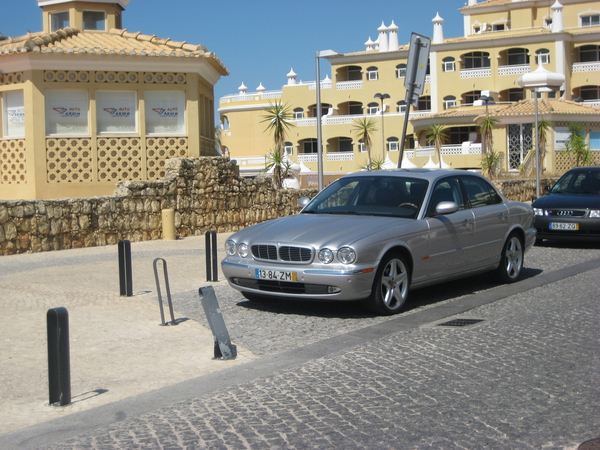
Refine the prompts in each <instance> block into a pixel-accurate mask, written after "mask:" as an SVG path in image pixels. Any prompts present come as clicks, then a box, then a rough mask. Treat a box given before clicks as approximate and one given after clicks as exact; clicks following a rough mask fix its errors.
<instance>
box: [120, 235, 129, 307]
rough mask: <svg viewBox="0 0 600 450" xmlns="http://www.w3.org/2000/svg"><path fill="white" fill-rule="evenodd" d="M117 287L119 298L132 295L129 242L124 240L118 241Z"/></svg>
mask: <svg viewBox="0 0 600 450" xmlns="http://www.w3.org/2000/svg"><path fill="white" fill-rule="evenodd" d="M118 246H119V286H120V291H121V297H125V296H127V297H131V296H132V295H133V280H132V277H131V242H129V241H128V240H126V239H124V240H121V241H119V244H118Z"/></svg>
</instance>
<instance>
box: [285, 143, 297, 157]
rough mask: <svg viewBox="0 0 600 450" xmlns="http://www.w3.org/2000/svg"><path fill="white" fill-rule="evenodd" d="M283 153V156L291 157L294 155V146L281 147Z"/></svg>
mask: <svg viewBox="0 0 600 450" xmlns="http://www.w3.org/2000/svg"><path fill="white" fill-rule="evenodd" d="M283 151H284V153H285V155H287V156H292V155H293V154H294V146H293V145H285V146H284V147H283Z"/></svg>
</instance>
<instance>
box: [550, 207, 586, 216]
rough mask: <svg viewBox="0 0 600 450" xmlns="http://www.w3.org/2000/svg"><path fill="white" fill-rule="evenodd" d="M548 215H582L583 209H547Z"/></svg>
mask: <svg viewBox="0 0 600 450" xmlns="http://www.w3.org/2000/svg"><path fill="white" fill-rule="evenodd" d="M547 213H548V216H549V217H583V216H585V209H549V210H548V211H547Z"/></svg>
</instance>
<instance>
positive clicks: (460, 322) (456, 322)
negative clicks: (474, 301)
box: [437, 319, 483, 327]
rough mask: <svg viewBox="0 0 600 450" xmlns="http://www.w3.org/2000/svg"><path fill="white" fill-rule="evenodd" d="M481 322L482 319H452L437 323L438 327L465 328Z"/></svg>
mask: <svg viewBox="0 0 600 450" xmlns="http://www.w3.org/2000/svg"><path fill="white" fill-rule="evenodd" d="M479 322H483V319H453V320H450V321H448V322H444V323H439V324H438V325H437V326H438V327H466V326H469V325H475V324H476V323H479Z"/></svg>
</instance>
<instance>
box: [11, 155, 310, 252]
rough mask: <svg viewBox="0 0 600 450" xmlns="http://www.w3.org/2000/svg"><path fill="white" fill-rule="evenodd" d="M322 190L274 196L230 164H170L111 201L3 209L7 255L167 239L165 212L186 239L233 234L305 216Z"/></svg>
mask: <svg viewBox="0 0 600 450" xmlns="http://www.w3.org/2000/svg"><path fill="white" fill-rule="evenodd" d="M315 194H316V190H302V191H294V190H275V189H273V186H272V183H271V181H270V179H269V178H257V179H255V180H249V179H245V178H241V177H239V176H238V175H237V174H236V170H235V166H233V165H232V164H231V163H230V162H229V158H221V157H214V158H212V157H200V158H182V159H171V160H169V161H168V162H167V174H166V176H165V178H163V179H161V180H158V181H144V182H142V181H136V182H131V181H126V182H120V183H118V184H117V189H116V190H115V192H114V194H113V195H112V196H107V197H92V198H73V199H59V200H22V201H0V252H1V253H2V254H3V255H9V254H14V253H25V252H40V251H49V250H62V249H69V248H80V247H93V246H98V245H111V244H116V243H117V242H118V241H119V240H121V239H128V240H130V241H132V242H137V241H145V240H152V239H161V238H162V210H163V209H170V208H172V209H174V211H175V227H176V232H177V235H178V236H180V237H184V236H191V235H198V234H203V233H205V232H206V231H208V230H215V231H217V232H228V231H234V230H238V229H241V228H243V227H246V226H249V225H253V224H255V223H259V222H263V221H265V220H269V219H274V218H277V217H282V216H287V215H290V214H294V213H296V212H298V211H299V207H298V206H297V201H298V198H300V197H302V196H314V195H315Z"/></svg>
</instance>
